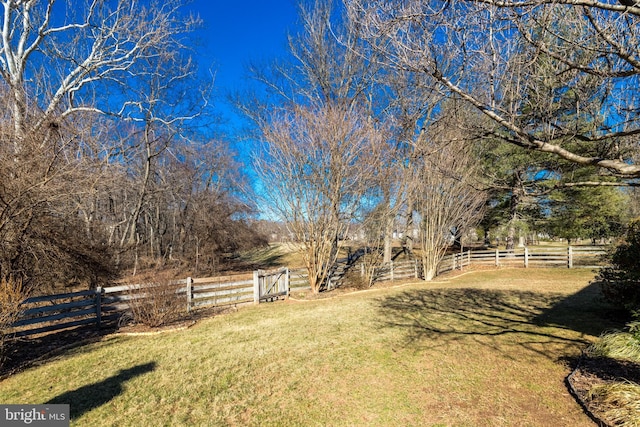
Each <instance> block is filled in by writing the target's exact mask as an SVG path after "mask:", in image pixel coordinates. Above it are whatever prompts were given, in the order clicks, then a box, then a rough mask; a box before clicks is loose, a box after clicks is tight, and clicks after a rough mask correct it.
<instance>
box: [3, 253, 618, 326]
mask: <svg viewBox="0 0 640 427" xmlns="http://www.w3.org/2000/svg"><path fill="white" fill-rule="evenodd" d="M605 252H606V250H605V249H604V248H602V247H568V248H560V249H544V250H542V249H541V250H533V249H528V248H524V249H521V250H516V251H500V250H490V251H467V252H462V253H457V254H453V255H448V256H446V257H445V258H444V259H443V260H442V261H441V262H440V264H439V265H438V269H437V274H443V273H445V272H448V271H452V270H458V269H462V268H464V267H466V266H469V265H493V266H521V267H525V268H529V267H549V266H562V267H565V268H577V267H597V266H598V265H601V264H602V261H601V260H602V256H603V255H604V254H605ZM375 275H376V281H387V280H402V279H409V278H419V277H422V266H421V264H420V262H419V261H418V260H410V261H402V262H393V263H390V264H386V265H382V266H380V267H378V268H377V269H376V272H375ZM172 284H173V285H176V294H180V295H181V294H185V293H186V307H185V310H186V311H187V312H188V311H191V310H193V309H197V308H203V307H212V306H214V307H220V306H225V305H237V304H245V303H260V302H262V301H269V300H274V299H278V298H286V297H288V295H289V292H290V291H291V290H302V289H309V280H308V277H307V273H306V270H305V269H294V270H289V269H287V268H282V269H278V270H271V271H261V270H259V271H255V272H254V273H253V275H251V274H244V275H235V276H225V277H207V278H195V279H192V278H190V277H188V278H186V279H183V280H177V281H175V282H173V283H172ZM154 286H157V285H149V284H141V285H121V286H112V287H106V288H97V289H92V290H87V291H80V292H70V293H65V294H58V295H46V296H39V297H33V298H28V299H26V300H25V301H24V302H23V307H24V311H23V312H22V315H21V317H20V320H18V321H17V322H16V323H14V325H13V332H14V333H15V335H17V336H24V335H33V334H39V333H44V332H50V331H55V330H59V329H66V328H71V327H75V326H80V325H87V324H95V325H97V326H98V327H100V325H101V324H102V323H104V322H106V321H112V320H114V319H116V318H117V317H118V316H119V315H121V314H122V313H123V312H125V311H127V310H128V309H129V305H128V301H130V300H131V299H132V298H140V297H141V296H143V295H144V292H132V290H140V289H149V291H151V290H152V289H153V287H154Z"/></svg>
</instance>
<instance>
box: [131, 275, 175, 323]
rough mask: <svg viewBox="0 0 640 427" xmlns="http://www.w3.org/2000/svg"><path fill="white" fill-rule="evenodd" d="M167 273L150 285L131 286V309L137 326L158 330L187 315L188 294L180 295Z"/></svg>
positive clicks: (150, 281)
mask: <svg viewBox="0 0 640 427" xmlns="http://www.w3.org/2000/svg"><path fill="white" fill-rule="evenodd" d="M181 286H182V285H179V284H176V283H175V280H172V279H171V277H170V276H169V275H168V274H167V273H160V274H157V275H156V276H155V278H154V279H152V280H149V282H148V283H145V284H142V285H134V284H132V285H130V287H129V292H128V296H129V298H130V299H129V307H130V309H131V316H132V318H133V322H134V323H135V324H140V325H145V326H149V327H151V328H157V327H160V326H165V325H167V324H170V323H171V322H174V321H176V320H179V319H180V318H181V317H183V316H184V315H185V313H186V304H187V298H186V294H184V293H179V292H178V290H179V288H180V287H181Z"/></svg>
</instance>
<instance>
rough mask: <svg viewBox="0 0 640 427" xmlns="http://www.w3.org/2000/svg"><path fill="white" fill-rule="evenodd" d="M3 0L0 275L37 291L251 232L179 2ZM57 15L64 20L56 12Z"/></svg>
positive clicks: (208, 256) (181, 258)
mask: <svg viewBox="0 0 640 427" xmlns="http://www.w3.org/2000/svg"><path fill="white" fill-rule="evenodd" d="M133 3H135V4H131V2H101V1H99V2H87V3H86V4H84V5H81V4H73V5H72V4H70V2H67V3H64V4H60V5H59V7H56V8H48V7H47V5H46V3H45V2H29V3H12V4H11V6H10V7H6V8H4V22H5V23H7V25H5V26H4V27H3V30H2V31H3V34H2V35H3V38H2V42H1V49H0V100H1V101H0V102H1V103H2V105H1V111H2V112H3V113H2V115H1V116H0V278H2V279H3V280H4V279H7V280H8V279H13V281H14V282H19V283H22V285H23V286H24V287H31V288H34V287H35V288H37V289H38V292H40V291H44V290H45V289H48V288H52V287H62V286H82V287H86V286H96V285H99V284H101V283H102V282H104V281H107V280H111V279H113V278H116V277H118V276H121V275H123V274H135V273H137V272H139V271H140V270H141V269H145V268H150V267H154V266H164V267H171V266H179V267H181V268H185V269H187V268H188V269H190V270H192V271H194V272H202V273H203V274H205V273H210V272H213V271H216V270H217V269H219V268H220V262H221V260H222V259H223V258H224V256H225V254H227V253H229V252H233V251H235V250H238V249H240V248H242V247H243V246H248V245H251V246H253V245H256V244H261V243H262V242H263V239H262V238H261V237H259V236H258V235H257V234H256V233H254V232H253V231H252V230H251V227H250V225H249V222H250V219H251V217H252V215H253V214H254V212H253V209H252V206H251V205H250V204H249V203H247V200H248V198H247V197H246V190H247V189H248V185H247V183H246V182H245V180H244V179H243V177H242V174H241V173H240V171H241V169H242V168H241V165H239V164H238V163H236V161H235V160H234V153H233V150H232V149H231V147H230V146H229V144H228V143H227V142H225V139H224V138H222V137H218V136H216V133H215V132H214V128H213V127H212V126H210V125H211V124H212V123H213V119H212V117H213V115H212V110H211V108H210V106H209V104H208V100H209V95H210V93H209V91H210V88H211V84H212V82H211V81H207V80H203V78H202V75H201V74H200V73H199V71H198V69H197V68H196V66H195V65H194V63H193V62H192V61H191V59H190V55H189V52H188V51H187V50H186V48H185V40H188V37H189V34H190V32H191V31H192V30H193V29H194V28H196V27H197V26H198V25H199V22H198V20H197V19H193V18H191V17H188V16H185V15H183V14H181V12H180V7H181V4H180V3H181V2H179V1H168V2H165V1H163V2H156V1H151V2H140V3H138V2H133ZM65 16H66V21H64V23H63V21H62V20H61V18H62V17H65Z"/></svg>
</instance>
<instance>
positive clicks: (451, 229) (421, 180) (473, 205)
mask: <svg viewBox="0 0 640 427" xmlns="http://www.w3.org/2000/svg"><path fill="white" fill-rule="evenodd" d="M443 116H444V117H443V118H442V119H441V121H438V122H436V123H434V124H433V125H432V126H430V128H429V129H428V131H425V132H424V133H423V134H422V135H420V137H419V138H418V139H417V143H416V149H415V153H414V156H415V158H414V160H413V162H412V171H411V177H412V185H411V192H412V199H413V200H414V207H415V215H416V216H417V221H416V222H417V223H418V224H419V230H420V244H421V258H422V265H423V270H424V278H425V280H432V279H433V278H434V277H435V275H436V274H437V267H438V263H439V262H440V261H441V260H442V258H443V257H444V255H445V254H446V251H447V249H448V248H449V246H450V244H451V242H452V238H453V236H455V235H456V234H457V233H460V232H461V230H466V229H467V228H469V227H472V226H474V225H475V224H476V223H477V221H479V220H480V218H481V212H482V206H483V205H484V201H485V196H484V194H483V193H482V192H481V191H479V190H478V189H477V188H476V185H477V183H478V180H477V165H476V164H475V161H474V157H473V155H472V154H471V153H470V150H469V149H468V141H467V140H466V135H465V134H464V132H462V131H461V129H460V127H459V124H460V121H457V120H456V119H459V118H457V117H455V115H452V116H449V117H447V115H446V114H444V115H443Z"/></svg>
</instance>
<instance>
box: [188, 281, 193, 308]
mask: <svg viewBox="0 0 640 427" xmlns="http://www.w3.org/2000/svg"><path fill="white" fill-rule="evenodd" d="M192 287H193V279H192V278H191V277H187V313H189V312H191V301H192V300H193V293H192V292H193V290H192Z"/></svg>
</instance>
